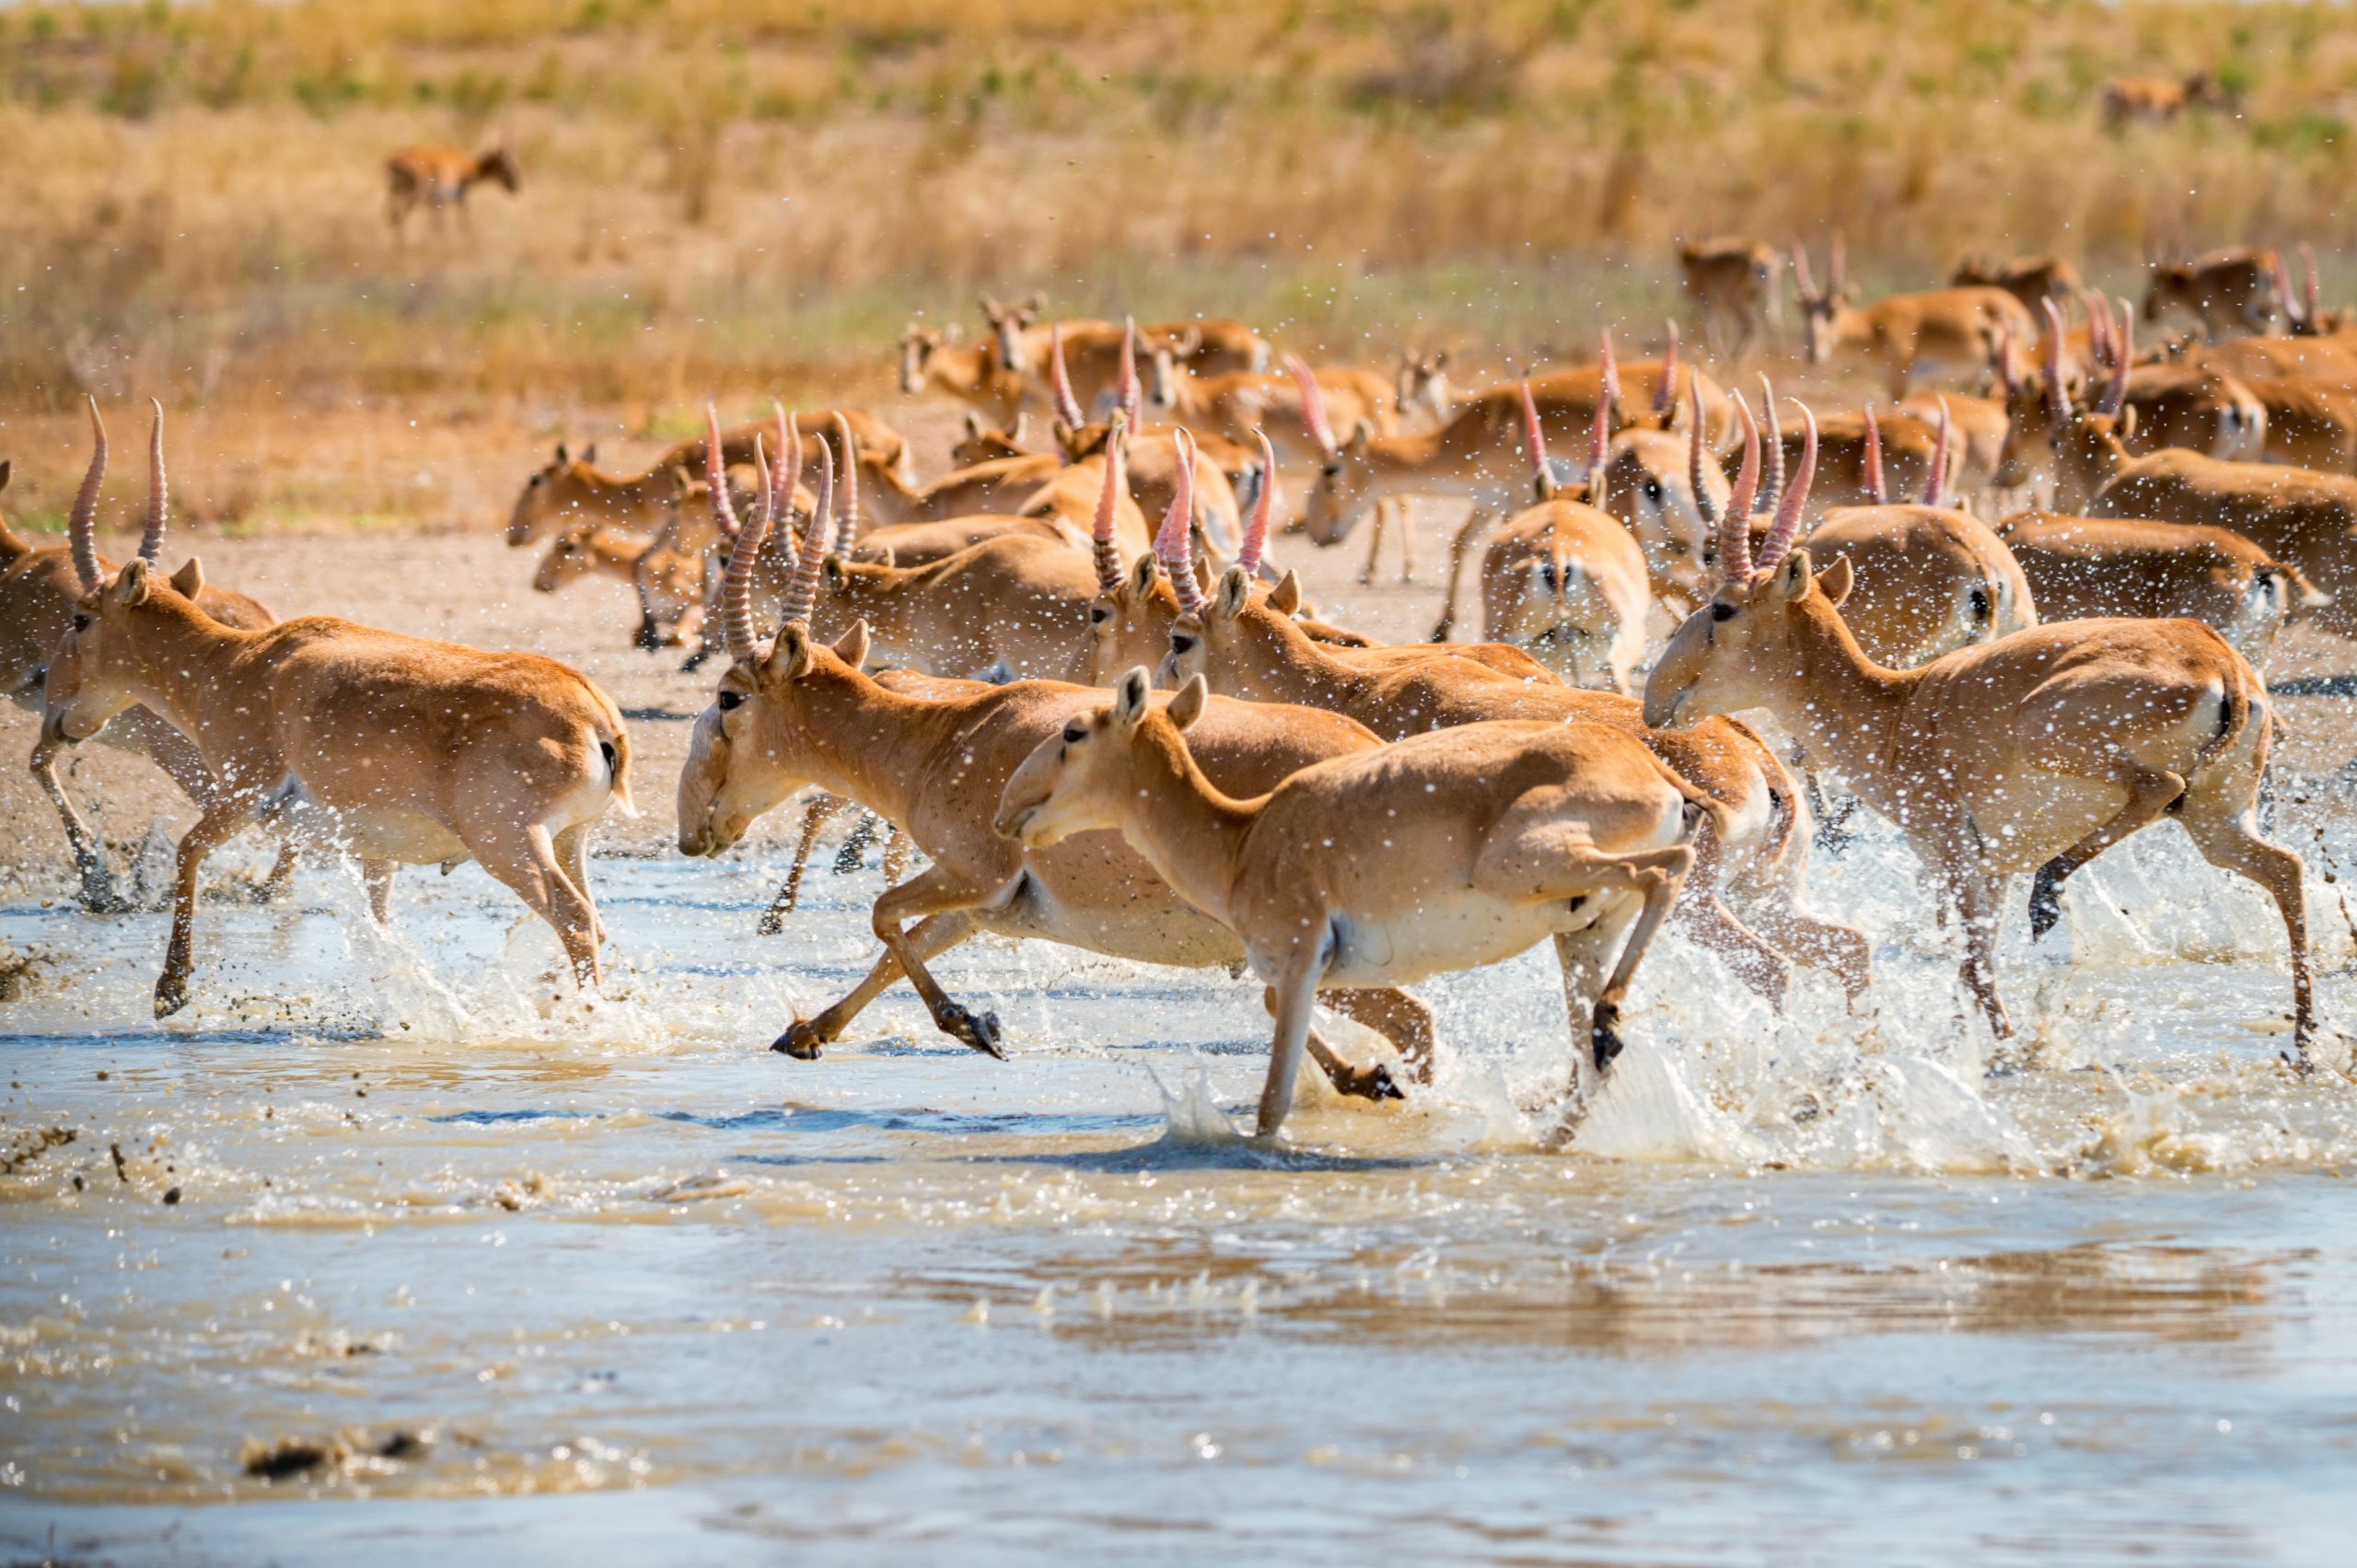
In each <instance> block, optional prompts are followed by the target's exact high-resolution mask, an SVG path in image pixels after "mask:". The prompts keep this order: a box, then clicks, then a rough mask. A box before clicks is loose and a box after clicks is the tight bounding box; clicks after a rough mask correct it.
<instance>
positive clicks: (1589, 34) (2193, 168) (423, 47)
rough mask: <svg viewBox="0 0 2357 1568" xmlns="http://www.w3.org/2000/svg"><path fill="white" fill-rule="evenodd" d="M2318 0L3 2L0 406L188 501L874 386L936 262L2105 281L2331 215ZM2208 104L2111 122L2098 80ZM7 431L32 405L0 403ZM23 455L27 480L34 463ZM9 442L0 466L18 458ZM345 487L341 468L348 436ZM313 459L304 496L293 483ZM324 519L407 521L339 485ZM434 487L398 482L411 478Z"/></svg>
mask: <svg viewBox="0 0 2357 1568" xmlns="http://www.w3.org/2000/svg"><path fill="white" fill-rule="evenodd" d="M2342 21H2343V17H2342V16H2341V14H2340V12H2339V11H2338V9H2337V8H2334V7H2312V6H2275V5H2257V4H2254V5H2243V4H2223V5H2182V6H2178V5H2170V6H2151V5H2131V6H2122V7H2117V8H2115V7H2113V6H2103V5H2097V4H2094V3H2092V0H2038V3H2029V0H1790V3H1784V0H1728V3H1725V4H1712V3H1707V0H1706V3H1699V4H1698V3H1691V0H1689V3H1687V4H1678V3H1676V0H1671V3H1670V4H1666V5H1649V6H1613V5H1607V4H1603V3H1600V0H1493V3H1490V4H1480V3H1474V0H1465V3H1458V4H1447V3H1442V0H1372V3H1368V4H1359V3H1356V0H1274V3H1264V0H1240V3H1236V4H1225V5H1216V6H1214V5H1210V4H1204V3H1200V0H1198V3H1193V4H1185V5H1179V6H1166V7H1158V8H1155V10H1154V11H1153V12H1151V13H1150V14H1144V13H1143V11H1142V9H1141V10H1132V8H1130V7H1125V6H1106V5H1102V4H1100V3H1097V0H1090V3H1087V4H1082V3H1080V0H862V3H861V4H859V5H856V6H842V5H835V4H828V5H819V4H788V3H785V0H750V3H748V0H726V3H724V0H501V3H500V4H497V5H487V4H482V3H481V0H338V3H336V4H333V5H328V4H312V5H276V4H259V3H252V0H220V3H216V4H213V5H207V6H185V7H183V6H165V5H162V4H155V5H150V6H144V7H143V6H119V5H110V6H93V7H87V8H76V7H65V6H55V7H46V8H44V7H33V8H29V9H19V10H6V11H0V145H6V146H7V147H9V148H10V149H11V153H10V155H9V157H8V160H7V166H6V167H7V177H6V181H5V183H0V194H5V201H6V214H5V217H0V276H5V277H6V278H7V279H9V280H11V282H12V283H13V285H14V287H13V289H12V290H11V291H10V293H9V294H7V295H6V296H0V299H5V300H6V303H5V305H0V418H5V419H6V420H7V422H8V424H7V426H6V429H7V430H8V432H9V433H10V434H11V436H14V435H15V434H16V433H17V432H28V431H29V432H32V433H35V434H36V435H37V436H38V437H39V439H40V442H41V444H42V445H44V446H46V445H47V444H49V443H50V442H52V441H55V442H58V443H64V442H65V441H66V440H67V436H66V433H65V431H66V427H65V426H64V425H63V424H56V423H55V416H56V415H57V414H58V413H59V412H62V411H63V410H64V409H66V408H67V407H69V406H70V405H71V404H72V403H73V402H75V401H77V400H78V398H79V396H80V395H81V393H82V392H83V391H85V390H92V391H96V392H98V393H99V394H100V395H101V396H102V397H105V398H108V399H120V398H122V397H125V396H128V395H130V394H132V393H134V391H135V392H139V393H146V392H154V391H161V392H165V393H167V395H168V396H169V397H170V398H171V399H172V400H174V401H177V402H178V403H180V405H182V406H184V407H186V406H203V407H204V408H206V409H208V410H211V411H214V412H215V414H216V415H217V416H218V421H217V422H218V424H219V426H220V429H219V436H220V439H221V440H222V442H223V443H224V444H223V446H222V447H221V450H222V452H223V453H224V459H223V460H224V462H225V464H228V465H229V466H230V467H232V468H234V467H235V466H236V465H237V464H238V463H242V464H244V465H246V469H247V470H250V471H249V472H248V473H247V477H246V478H245V479H243V480H239V481H236V482H231V481H229V480H226V479H222V480H216V481H214V482H213V493H212V494H205V495H203V496H202V497H201V498H200V499H201V501H202V502H203V503H204V504H210V505H215V507H216V510H217V511H218V512H219V513H220V515H224V516H231V517H236V516H246V515H250V513H252V512H254V511H257V510H259V511H261V512H264V513H270V514H273V515H276V514H279V513H284V512H289V511H293V512H300V511H304V510H307V509H308V508H309V507H311V506H314V505H323V506H331V505H333V504H334V498H333V496H332V494H324V495H323V494H310V493H308V492H306V491H304V490H303V489H302V486H301V485H299V484H297V485H296V487H295V492H296V493H295V494H287V487H288V483H289V481H288V480H287V479H286V478H285V477H284V466H283V465H281V464H278V463H275V462H273V461H272V460H270V459H267V458H266V457H265V456H264V455H263V454H262V453H261V452H260V451H259V450H255V449H249V447H250V445H251V444H250V443H249V444H248V446H247V447H240V446H239V445H238V440H237V438H236V430H235V428H234V425H235V421H234V419H233V418H232V417H231V414H232V411H239V410H252V411H258V412H267V413H268V415H269V417H270V418H271V420H272V421H273V423H274V424H278V425H280V426H281V427H282V433H281V435H280V436H277V437H274V439H277V440H280V441H282V442H283V441H285V440H288V439H291V438H292V437H291V436H288V435H286V434H285V432H287V431H295V432H299V431H300V430H303V429H306V428H308V429H314V430H326V429H332V430H334V431H336V432H337V433H338V435H339V437H340V438H348V432H349V430H350V428H351V424H352V421H351V418H350V416H351V414H352V412H354V410H355V409H356V410H359V411H361V412H363V414H364V415H365V417H364V419H363V420H362V422H361V423H362V424H365V425H366V427H367V428H368V429H369V430H371V431H372V432H376V433H377V434H373V435H372V436H370V437H369V438H370V439H371V440H372V441H375V440H379V439H381V440H383V441H385V442H388V443H392V442H397V441H398V440H399V439H400V434H399V433H400V431H401V428H402V426H403V424H404V423H405V421H406V419H408V418H410V417H418V418H420V419H421V421H422V424H424V425H432V426H435V427H437V428H452V427H457V428H466V427H471V428H473V429H475V430H476V431H478V432H479V433H481V432H489V431H498V432H500V433H502V435H503V436H505V434H507V433H509V432H544V431H549V430H553V429H556V428H559V427H561V426H563V425H566V424H569V423H573V422H576V421H578V420H579V419H581V418H582V417H584V414H585V411H589V410H596V411H598V416H599V418H600V419H601V420H602V421H603V422H604V423H606V424H608V425H609V426H610V425H611V424H614V423H616V422H619V423H621V424H623V425H625V426H627V427H630V428H632V429H633V430H643V431H645V432H648V433H650V434H651V433H653V432H655V431H656V429H657V427H658V426H661V425H663V424H665V423H666V422H667V421H671V420H676V418H677V412H676V411H678V410H679V409H681V408H683V407H686V406H690V405H691V404H692V403H693V402H694V401H696V400H698V399H700V398H701V397H702V395H703V394H704V393H705V392H706V391H708V390H710V389H715V388H717V389H733V390H735V391H737V392H740V393H742V392H749V391H751V390H752V389H756V388H770V387H776V388H782V389H786V390H789V391H792V390H797V389H809V388H811V387H813V386H815V385H816V384H817V383H819V382H821V381H824V382H826V383H828V384H829V386H830V388H834V389H840V388H842V386H843V385H844V383H845V381H846V379H850V380H851V382H852V385H853V387H854V388H856V389H859V390H861V391H864V392H870V393H880V392H881V391H882V390H883V389H884V388H885V386H886V375H887V370H886V362H885V354H884V350H885V347H886V345H887V344H888V341H889V340H890V338H891V337H892V336H893V335H894V333H895V332H896V331H897V330H898V328H899V326H900V323H901V321H902V319H904V318H905V317H906V316H907V315H908V314H909V312H910V311H911V308H923V309H928V310H930V311H931V312H932V313H933V314H935V315H936V316H941V315H948V316H965V315H968V314H970V294H971V292H972V290H973V289H974V288H975V287H977V286H978V285H979V286H993V287H998V288H1002V289H1012V290H1028V289H1029V288H1033V287H1040V288H1044V289H1045V290H1046V291H1047V292H1048V293H1049V294H1050V295H1051V296H1052V297H1053V298H1054V299H1055V300H1056V301H1057V302H1058V304H1059V305H1060V306H1062V307H1067V308H1074V309H1086V310H1097V309H1119V308H1134V309H1137V310H1139V311H1141V312H1142V313H1146V314H1163V313H1171V312H1179V311H1192V310H1197V309H1205V310H1218V311H1222V312H1232V313H1236V314H1239V315H1243V316H1245V317H1247V318H1248V319H1252V320H1253V321H1255V322H1256V323H1257V324H1260V325H1261V326H1263V327H1264V328H1267V329H1270V330H1271V331H1277V332H1279V333H1281V334H1283V336H1284V337H1285V338H1286V339H1287V340H1288V341H1289V342H1291V343H1297V344H1300V345H1303V346H1307V347H1315V348H1318V349H1320V350H1322V351H1324V352H1328V353H1336V354H1352V353H1353V352H1365V353H1368V354H1383V353H1387V351H1388V349H1389V348H1390V346H1391V345H1393V344H1395V343H1399V342H1401V341H1403V340H1413V339H1417V338H1429V337H1443V336H1446V337H1448V338H1451V339H1454V340H1457V341H1460V342H1463V343H1469V345H1471V346H1472V347H1473V348H1475V349H1476V350H1482V349H1488V350H1492V351H1496V350H1502V349H1511V350H1514V351H1516V352H1528V351H1529V350H1531V349H1532V348H1534V347H1541V348H1543V347H1546V346H1550V345H1554V344H1568V343H1572V342H1574V341H1584V340H1585V337H1586V334H1587V333H1588V331H1590V330H1591V328H1592V326H1593V324H1594V322H1595V320H1596V319H1597V318H1598V316H1599V315H1603V316H1621V315H1639V316H1643V317H1646V318H1652V317H1656V316H1657V315H1658V314H1660V313H1661V312H1664V311H1666V310H1667V309H1669V308H1672V307H1673V305H1674V296H1673V292H1672V285H1671V281H1670V276H1669V273H1668V268H1667V265H1666V247H1667V244H1668V241H1669V239H1670V238H1671V237H1672V236H1673V235H1675V234H1677V233H1678V232H1681V231H1683V232H1687V233H1696V232H1701V231H1705V230H1723V231H1747V232H1753V233H1758V234H1762V235H1766V236H1771V237H1777V238H1782V237H1786V236H1793V235H1804V236H1810V237H1821V236H1823V235H1824V234H1826V233H1827V232H1828V231H1829V230H1832V229H1835V228H1839V229H1840V230H1842V231H1844V232H1845V233H1846V234H1847V236H1848V238H1849V241H1850V247H1851V252H1852V257H1853V267H1854V269H1855V270H1856V271H1858V272H1860V273H1863V274H1864V281H1866V282H1867V283H1868V285H1870V286H1872V285H1875V284H1878V283H1888V284H1896V283H1900V282H1920V281H1922V280H1923V279H1925V278H1927V277H1929V276H1931V275H1932V274H1933V273H1934V272H1935V271H1937V270H1939V269H1942V268H1944V267H1945V265H1946V264H1947V263H1948V262H1949V261H1952V260H1953V259H1954V257H1955V256H1956V254H1958V253H1959V252H1962V251H1966V250H1993V251H2005V250H2043V249H2049V248H2050V249H2060V250H2065V251H2067V252H2070V253H2072V254H2073V255H2076V256H2079V257H2082V258H2084V259H2086V260H2088V261H2092V262H2093V263H2094V264H2095V265H2096V268H2097V270H2098V271H2099V272H2103V273H2109V274H2110V275H2112V276H2114V277H2115V278H2117V279H2119V280H2120V281H2123V282H2124V281H2126V280H2127V278H2128V277H2129V275H2130V274H2131V273H2132V272H2133V270H2134V268H2135V266H2136V264H2137V261H2138V260H2139V257H2140V255H2141V253H2142V250H2144V249H2145V248H2146V247H2147V246H2148V245H2154V244H2160V245H2168V246H2183V247H2188V248H2190V247H2199V246H2203V245H2207V244H2212V243H2219V242H2223V241H2226V240H2229V239H2235V238H2245V237H2254V238H2270V239H2277V238H2283V239H2288V238H2312V239H2314V240H2316V241H2317V242H2318V243H2319V244H2320V245H2322V246H2324V247H2325V248H2326V249H2327V250H2328V255H2329V254H2330V252H2332V251H2334V250H2339V249H2340V248H2342V247H2344V246H2345V244H2346V242H2347V241H2348V240H2349V239H2351V238H2357V236H2353V235H2352V233H2351V229H2352V226H2357V202H2352V200H2351V197H2352V196H2357V160H2352V159H2351V157H2350V156H2349V155H2350V152H2351V146H2350V145H2349V137H2348V132H2347V124H2346V122H2347V120H2348V119H2349V118H2350V117H2351V115H2352V114H2357V29H2350V28H2348V27H2346V26H2344V25H2341V24H2342ZM2196 66H2208V67H2210V68H2212V69H2213V70H2216V71H2218V72H2220V73H2221V74H2222V75H2223V76H2224V77H2225V78H2226V79H2227V80H2228V81H2229V82H2230V83H2231V84H2232V85H2234V86H2235V87H2237V88H2239V89H2240V90H2241V91H2242V93H2243V95H2244V97H2243V113H2242V114H2241V115H2240V116H2239V117H2235V116H2230V115H2223V114H2218V115H2208V116H2202V117H2197V118H2195V119H2193V120H2190V121H2189V122H2185V123H2183V124H2181V125H2177V126H2174V127H2168V128H2159V129H2141V130H2138V131H2135V132H2132V133H2131V134H2126V135H2122V136H2117V137H2115V136H2113V135H2110V134H2107V133H2106V132H2105V131H2104V130H2103V129H2102V128H2101V127H2100V125H2099V124H2098V122H2097V117H2096V108H2095V92H2096V84H2098V83H2099V82H2100V81H2101V79H2102V78H2103V77H2104V76H2105V75H2108V74H2110V73H2112V72H2114V71H2120V70H2133V71H2152V72H2156V73H2160V72H2166V73H2178V72H2182V71H2186V70H2189V69H2192V68H2194V67H2196ZM503 131H504V132H506V133H508V134H512V135H513V136H514V138H515V140H516V142H517V148H518V151H519V154H520V158H521V163H522V166H523V169H524V180H525V183H524V189H523V192H522V194H521V196H520V197H518V198H517V199H514V200H510V199H509V198H508V197H507V196H506V194H505V192H499V191H496V190H493V191H487V192H478V193H477V195H476V197H475V198H474V200H473V202H472V203H471V205H472V206H473V209H474V212H473V226H472V228H471V231H470V232H469V233H466V234H463V235H462V234H459V233H456V232H452V233H447V234H442V235H435V234H434V233H432V232H430V231H429V230H428V229H427V228H426V227H425V226H424V223H423V221H422V220H417V221H416V222H415V227H414V231H413V232H412V236H411V238H410V240H409V242H408V243H407V244H405V245H401V246H396V245H394V244H393V243H391V242H390V240H389V237H388V231H387V229H386V227H385V225H384V222H383V218H382V212H381V203H382V195H383V190H382V172H381V164H382V159H383V157H384V155H385V154H386V153H388V152H389V151H390V150H391V149H392V148H394V147H396V146H399V145H402V144H404V143H407V142H412V141H418V140H448V141H453V142H457V143H459V144H462V145H470V146H472V145H478V144H488V143H489V142H490V141H491V140H492V139H493V138H494V137H495V136H496V135H498V134H500V133H502V132H503ZM28 419H29V420H30V421H31V423H30V424H28V423H27V421H28ZM50 466H51V465H50V464H49V463H47V462H46V461H44V462H42V463H41V464H40V465H38V467H39V468H40V469H41V470H42V471H41V472H40V473H27V474H26V479H27V480H28V481H29V483H30V485H31V488H32V494H31V496H30V505H31V508H32V510H33V511H34V512H36V513H40V512H41V511H43V510H46V509H53V505H54V502H55V499H56V494H58V491H59V488H60V487H59V486H58V485H57V484H56V483H53V482H52V480H51V477H50V476H49V474H48V472H47V471H46V470H48V469H49V468H50ZM26 467H27V465H25V464H20V465H19V468H20V470H24V469H26ZM372 471H373V470H372ZM315 488H329V489H331V487H323V486H322V487H315ZM344 501H345V506H346V509H347V510H348V511H349V512H356V513H361V514H366V515H375V514H377V513H379V512H381V513H382V514H383V515H386V516H388V517H395V518H400V517H417V516H420V515H422V513H423V512H424V511H427V510H430V508H424V507H421V505H418V504H417V503H416V501H415V498H414V497H413V496H412V495H411V494H410V492H409V490H408V488H406V487H405V486H404V485H403V484H401V483H400V482H393V481H388V480H384V479H381V478H378V479H375V480H372V481H371V482H370V488H369V490H368V493H367V494H362V495H355V496H348V497H345V498H344ZM446 502H447V498H445V502H437V503H435V505H444V504H446Z"/></svg>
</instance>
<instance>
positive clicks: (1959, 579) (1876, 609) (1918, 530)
mask: <svg viewBox="0 0 2357 1568" xmlns="http://www.w3.org/2000/svg"><path fill="white" fill-rule="evenodd" d="M1807 543H1808V549H1809V554H1810V555H1811V556H1812V557H1814V558H1815V559H1817V560H1818V561H1821V562H1823V563H1826V564H1828V565H1830V564H1831V563H1833V562H1835V561H1837V560H1847V561H1848V562H1849V563H1850V565H1851V569H1852V575H1853V578H1854V580H1855V583H1856V586H1855V587H1852V589H1851V591H1850V598H1849V602H1848V603H1847V604H1845V605H1844V606H1843V607H1842V619H1843V620H1844V621H1847V622H1848V624H1849V627H1850V631H1851V633H1852V635H1853V636H1854V637H1855V638H1856V639H1857V641H1858V645H1859V646H1861V647H1863V648H1864V649H1865V651H1866V655H1867V656H1868V657H1870V658H1872V659H1874V660H1875V663H1877V664H1885V665H1890V666H1893V667H1894V668H1901V669H1907V668H1913V667H1915V666H1917V665H1920V664H1926V663H1929V662H1930V661H1931V660H1933V659H1935V658H1937V657H1939V656H1941V655H1942V654H1945V653H1950V652H1953V651H1954V650H1956V649H1957V648H1962V647H1968V646H1970V645H1973V644H1975V643H1986V642H1989V641H1991V640H1992V639H1994V638H1997V637H2003V636H2007V635H2010V634H2011V633H2014V632H2018V631H2021V630H2023V629H2024V628H2026V627H2030V626H2035V625H2037V624H2038V610H2037V607H2036V603H2035V601H2034V600H2033V598H2032V597H2031V594H2030V586H2029V583H2028V581H2027V579H2026V578H2025V577H2024V576H2023V575H2022V569H2021V567H2020V565H2019V564H2018V563H2015V561H2014V555H2013V552H2011V551H2010V550H2007V549H2006V548H2005V543H2004V540H2001V539H1999V538H1998V537H1997V536H1996V534H1995V533H1993V532H1991V530H1990V528H1989V525H1987V524H1986V523H1983V522H1981V521H1980V519H1978V518H1976V517H1970V516H1968V514H1966V513H1963V512H1955V511H1949V510H1947V509H1946V508H1945V507H1939V506H1912V505H1892V506H1837V507H1835V508H1834V509H1833V510H1832V511H1830V512H1828V513H1827V514H1826V515H1825V520H1824V521H1823V522H1821V523H1819V524H1818V525H1817V528H1814V529H1813V530H1811V531H1810V533H1809V534H1808V536H1807Z"/></svg>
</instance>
